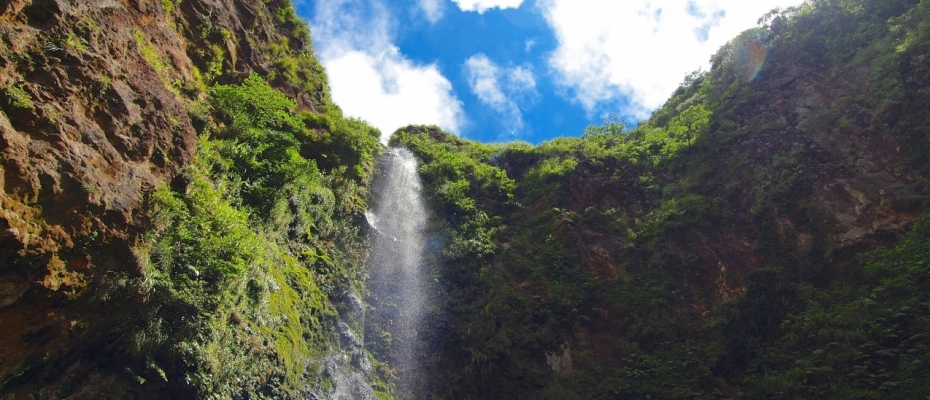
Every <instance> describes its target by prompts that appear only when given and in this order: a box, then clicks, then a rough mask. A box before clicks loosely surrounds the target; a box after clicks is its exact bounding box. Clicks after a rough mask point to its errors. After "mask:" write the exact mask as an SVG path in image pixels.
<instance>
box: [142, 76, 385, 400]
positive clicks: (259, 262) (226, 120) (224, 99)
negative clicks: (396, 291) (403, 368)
mask: <svg viewBox="0 0 930 400" xmlns="http://www.w3.org/2000/svg"><path fill="white" fill-rule="evenodd" d="M209 95H210V102H209V104H206V106H208V107H210V108H209V111H210V112H211V113H212V114H213V115H214V116H213V117H210V116H209V115H208V114H204V115H203V116H202V117H201V118H204V126H205V128H204V130H203V133H202V134H201V137H200V139H199V143H198V149H197V158H196V160H195V162H194V163H193V164H192V165H191V166H189V167H188V168H187V169H186V170H185V172H184V173H183V174H182V175H180V176H178V177H176V178H175V179H174V181H172V182H170V185H169V184H165V185H164V186H162V187H159V188H158V189H156V191H155V192H154V193H153V194H152V196H151V212H150V217H151V219H152V223H153V227H154V229H153V230H152V231H151V232H150V233H149V234H148V235H147V237H146V239H145V240H144V242H142V243H140V244H139V245H138V246H137V247H136V252H137V255H138V257H139V259H140V262H141V263H142V265H143V266H145V268H144V271H143V276H142V277H141V278H140V279H139V281H138V282H137V283H136V284H137V285H138V286H139V288H140V291H141V292H142V294H143V296H145V297H146V299H147V300H146V302H145V304H147V308H146V310H145V312H144V313H143V314H142V315H140V317H141V318H140V319H139V320H136V321H130V322H129V324H138V326H133V327H127V328H126V329H128V330H130V331H136V332H137V333H135V334H134V338H133V341H134V343H133V344H132V346H133V348H134V349H135V351H136V352H138V353H139V355H140V356H143V357H145V358H146V359H147V360H149V361H148V363H149V370H148V371H136V372H135V373H137V374H139V375H141V376H152V374H153V373H155V376H156V382H157V381H158V380H157V376H158V375H161V381H162V383H164V382H167V381H169V380H171V379H177V378H176V377H173V376H170V375H173V374H183V380H184V381H186V382H190V384H191V385H192V386H193V387H194V388H195V389H197V390H198V391H199V392H200V393H201V394H207V393H211V394H214V395H219V396H222V397H230V396H231V397H253V396H259V397H262V396H280V395H287V396H292V397H299V395H298V393H299V391H301V390H305V389H306V386H307V385H312V384H313V383H314V382H319V381H321V380H324V379H325V377H323V376H314V374H317V375H319V369H320V364H321V363H322V358H323V357H325V356H326V354H327V352H328V351H329V350H330V348H329V347H330V346H331V344H330V343H331V342H332V341H333V338H332V337H330V335H332V334H333V332H335V324H336V323H337V321H338V319H337V317H338V310H337V306H336V305H335V304H334V302H333V301H334V300H336V299H340V298H344V297H346V296H349V295H355V296H358V295H364V293H365V279H366V277H367V273H366V271H365V269H364V266H365V265H366V262H367V244H366V241H365V239H364V237H363V235H362V234H361V233H360V232H359V226H358V225H357V224H356V223H355V221H356V220H357V219H358V217H359V216H360V215H361V214H362V213H363V212H364V211H365V210H366V208H367V203H366V200H365V199H366V198H367V196H368V194H367V190H368V186H369V183H370V174H371V172H372V169H373V167H374V156H375V154H376V152H378V151H380V144H379V143H378V136H379V132H378V131H377V130H374V129H372V128H370V127H368V126H367V125H366V124H365V123H364V122H361V121H359V120H354V119H346V118H343V117H342V115H341V113H340V112H339V110H338V109H337V108H335V107H332V108H331V109H330V110H329V111H328V112H327V113H326V114H323V115H318V114H315V113H311V112H309V111H303V112H297V110H296V105H295V104H294V102H293V101H292V100H291V99H289V98H287V97H286V96H284V95H283V94H281V93H280V92H278V91H276V90H275V89H273V88H272V87H270V86H268V84H267V83H265V81H264V80H263V79H262V78H260V77H258V76H257V75H252V76H251V77H249V78H247V79H245V81H244V82H243V83H242V84H238V85H215V86H213V87H212V89H210V92H209ZM211 121H216V123H212V122H211ZM348 144H351V145H348ZM330 158H335V159H337V160H343V161H337V162H336V163H335V164H333V163H332V161H330V160H329V159H330ZM153 371H154V372H153ZM165 371H168V372H167V374H168V375H169V376H166V372H165ZM314 371H316V372H314ZM148 379H152V378H148ZM382 389H386V388H385V387H383V388H382Z"/></svg>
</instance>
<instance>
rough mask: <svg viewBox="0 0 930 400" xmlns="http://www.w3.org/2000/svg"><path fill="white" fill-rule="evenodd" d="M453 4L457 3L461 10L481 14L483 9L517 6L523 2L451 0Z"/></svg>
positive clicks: (520, 0)
mask: <svg viewBox="0 0 930 400" xmlns="http://www.w3.org/2000/svg"><path fill="white" fill-rule="evenodd" d="M452 1H453V2H455V4H458V6H459V9H460V10H462V11H476V12H478V14H483V13H484V12H485V11H487V10H489V9H492V8H500V9H502V10H503V9H505V8H517V7H520V4H523V0H452Z"/></svg>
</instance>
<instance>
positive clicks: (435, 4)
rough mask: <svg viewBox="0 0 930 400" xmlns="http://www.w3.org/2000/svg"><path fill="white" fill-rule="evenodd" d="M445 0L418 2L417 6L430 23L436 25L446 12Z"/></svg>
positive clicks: (421, 0) (419, 0)
mask: <svg viewBox="0 0 930 400" xmlns="http://www.w3.org/2000/svg"><path fill="white" fill-rule="evenodd" d="M444 4H445V3H444V0H417V5H419V6H420V10H421V11H423V15H424V16H426V19H427V20H429V22H430V23H432V24H435V23H436V22H437V21H439V19H441V18H442V13H443V11H445V6H444Z"/></svg>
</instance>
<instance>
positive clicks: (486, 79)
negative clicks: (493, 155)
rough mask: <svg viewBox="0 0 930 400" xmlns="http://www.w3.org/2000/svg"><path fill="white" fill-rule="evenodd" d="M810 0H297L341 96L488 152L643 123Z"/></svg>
mask: <svg viewBox="0 0 930 400" xmlns="http://www.w3.org/2000/svg"><path fill="white" fill-rule="evenodd" d="M801 3H802V1H801V0H758V1H753V2H745V1H737V0H717V1H707V0H665V1H648V0H645V1H616V0H297V1H295V5H296V7H297V9H298V13H299V14H300V15H301V16H303V17H304V18H306V19H307V20H308V21H309V23H310V25H311V27H312V30H313V39H314V44H315V46H316V49H317V52H318V55H319V57H320V59H321V61H322V62H323V65H324V66H325V67H326V70H327V73H328V75H329V79H330V84H331V87H332V93H333V98H334V100H335V102H336V103H337V104H339V106H340V107H342V109H343V111H344V112H345V113H346V115H349V116H353V117H359V118H362V119H364V120H366V121H368V122H369V123H370V124H372V125H373V126H375V127H377V128H379V129H380V130H381V132H382V140H386V139H387V137H388V136H390V134H391V133H393V132H394V130H396V129H397V128H400V127H402V126H406V125H409V124H429V125H438V126H440V127H442V128H443V129H446V130H448V131H450V132H453V133H456V134H458V135H459V136H461V137H464V138H467V139H472V140H479V141H483V142H501V141H512V140H523V141H528V142H531V143H539V142H542V141H546V140H549V139H552V138H553V137H558V136H577V135H580V134H581V133H582V131H583V130H584V128H585V127H586V126H588V125H589V124H592V123H599V122H600V121H601V119H602V118H603V117H604V116H606V115H609V114H611V113H617V114H619V115H620V116H621V118H622V119H624V120H627V121H629V122H637V121H640V120H642V119H645V118H648V116H649V114H650V113H651V112H652V111H653V110H655V109H656V108H657V107H659V106H661V105H662V103H664V102H665V100H667V99H668V97H669V96H670V95H671V93H672V92H673V91H674V90H675V89H676V88H677V87H678V85H679V84H680V83H681V82H682V81H683V80H684V77H685V76H686V75H687V74H688V73H690V72H692V71H695V70H697V69H704V70H706V69H708V68H709V64H708V60H709V59H710V56H711V55H712V54H713V53H715V52H716V51H717V49H719V48H720V46H722V45H723V44H725V43H726V42H727V41H729V40H730V39H732V38H734V37H735V36H736V35H737V34H739V33H740V32H742V31H744V30H746V29H749V28H752V27H755V26H756V25H757V21H758V19H759V18H760V17H762V15H764V14H765V13H766V12H768V11H769V10H771V9H774V8H778V7H780V8H785V7H790V6H796V5H799V4H801Z"/></svg>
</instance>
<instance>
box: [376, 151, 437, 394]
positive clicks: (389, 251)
mask: <svg viewBox="0 0 930 400" xmlns="http://www.w3.org/2000/svg"><path fill="white" fill-rule="evenodd" d="M379 161H380V171H381V174H380V176H379V177H378V178H377V179H376V181H375V185H374V193H375V201H374V210H373V211H371V212H368V213H366V214H365V216H366V218H367V219H368V223H369V224H370V225H371V227H372V228H373V231H374V232H373V235H372V236H373V237H372V247H371V259H370V261H369V267H370V271H371V280H370V284H369V287H370V289H371V292H372V293H371V294H372V299H371V301H370V303H371V305H372V306H373V307H374V314H375V315H373V316H372V317H374V318H373V319H372V322H374V323H373V324H371V323H370V324H369V327H370V329H369V332H368V334H367V335H366V336H368V335H372V334H374V335H378V336H379V337H382V338H383V337H389V338H390V339H389V340H383V341H382V342H386V343H384V348H383V349H382V350H383V351H385V352H386V353H387V354H385V355H386V356H388V358H389V359H390V361H391V366H392V367H393V368H394V371H395V373H396V374H397V382H396V389H397V390H396V393H397V395H398V397H399V398H413V397H414V395H415V394H416V393H417V392H418V391H419V390H418V388H423V387H425V385H424V383H425V382H423V379H424V377H423V374H422V373H421V367H422V366H421V365H420V364H421V363H420V362H419V360H420V356H421V354H422V351H421V345H420V343H422V338H421V337H419V334H418V333H419V331H420V330H421V325H422V322H423V321H422V320H423V314H424V313H423V310H424V307H425V305H426V304H427V295H426V289H425V286H424V284H425V282H424V279H423V275H425V271H424V265H423V260H424V249H425V239H426V235H425V233H424V232H425V229H426V226H427V211H426V207H425V205H424V202H423V198H422V191H423V188H422V186H421V184H420V176H419V174H418V172H417V160H416V158H414V156H413V154H412V153H411V152H410V151H409V150H407V149H390V150H388V152H387V153H386V154H385V155H384V156H383V157H382V158H381V159H380V160H379ZM369 337H370V336H369ZM369 341H371V340H369Z"/></svg>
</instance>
